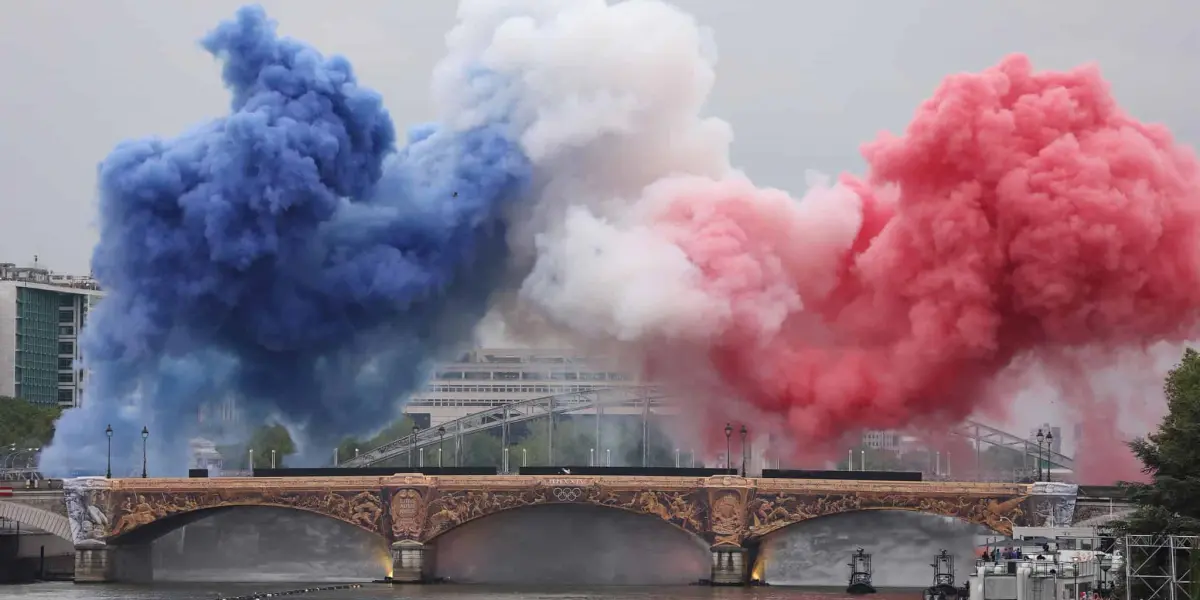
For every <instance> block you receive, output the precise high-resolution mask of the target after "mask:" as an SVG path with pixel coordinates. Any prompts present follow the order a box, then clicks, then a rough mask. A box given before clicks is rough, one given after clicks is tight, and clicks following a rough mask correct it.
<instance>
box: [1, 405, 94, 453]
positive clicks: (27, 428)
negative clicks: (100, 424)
mask: <svg viewBox="0 0 1200 600" xmlns="http://www.w3.org/2000/svg"><path fill="white" fill-rule="evenodd" d="M61 414H62V411H61V410H60V409H59V408H58V407H57V406H54V405H42V404H33V403H31V402H28V401H26V400H22V399H20V398H10V397H8V396H0V453H5V454H6V453H8V451H9V450H10V449H16V450H21V449H28V448H41V447H42V446H45V445H47V444H49V443H50V440H51V439H53V438H54V422H55V421H56V420H58V417H59V416H60V415H61ZM100 431H102V429H97V432H100ZM96 435H102V433H97V434H96Z"/></svg>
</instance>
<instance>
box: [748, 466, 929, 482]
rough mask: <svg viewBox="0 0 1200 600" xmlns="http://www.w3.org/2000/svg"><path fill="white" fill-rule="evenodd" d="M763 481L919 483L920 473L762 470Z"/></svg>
mask: <svg viewBox="0 0 1200 600" xmlns="http://www.w3.org/2000/svg"><path fill="white" fill-rule="evenodd" d="M762 477H763V479H836V480H841V481H849V480H858V481H921V473H920V471H810V470H807V469H763V472H762Z"/></svg>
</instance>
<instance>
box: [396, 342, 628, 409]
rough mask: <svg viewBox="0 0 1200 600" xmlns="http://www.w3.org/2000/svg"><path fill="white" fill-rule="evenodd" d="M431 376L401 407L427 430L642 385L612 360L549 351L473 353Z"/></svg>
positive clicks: (528, 350)
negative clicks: (509, 408)
mask: <svg viewBox="0 0 1200 600" xmlns="http://www.w3.org/2000/svg"><path fill="white" fill-rule="evenodd" d="M431 375H432V376H431V379H430V380H429V383H428V385H427V386H426V387H425V389H424V390H422V391H421V392H418V393H416V394H413V395H412V397H411V398H410V399H409V401H408V403H407V404H406V405H405V407H404V412H405V413H407V414H410V415H413V416H414V417H416V416H417V415H428V422H429V424H430V425H438V424H440V423H444V422H446V421H450V420H453V419H457V418H459V417H465V416H467V415H469V414H471V413H475V412H479V411H481V410H483V409H485V408H491V407H499V406H504V405H506V404H511V403H513V402H520V401H522V400H532V399H535V398H544V397H546V396H550V395H554V394H568V393H571V392H588V391H593V390H597V389H600V388H612V387H633V386H639V385H644V382H643V381H642V380H641V378H640V376H639V374H637V373H632V372H630V371H629V370H622V369H621V368H620V367H619V366H618V365H617V363H616V361H614V360H610V359H606V358H603V357H586V358H585V357H583V356H580V355H578V353H575V352H572V351H569V350H548V349H501V348H483V349H478V350H472V351H470V352H464V353H463V354H462V355H461V356H459V358H458V360H456V361H453V362H448V363H442V364H439V365H437V367H436V368H435V370H434V372H433V373H432V374H431ZM634 412H636V410H635V411H634ZM422 420H423V419H422Z"/></svg>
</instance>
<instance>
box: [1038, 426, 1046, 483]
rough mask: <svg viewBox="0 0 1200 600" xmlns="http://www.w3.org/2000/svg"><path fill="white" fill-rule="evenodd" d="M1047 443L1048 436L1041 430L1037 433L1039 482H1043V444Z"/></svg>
mask: <svg viewBox="0 0 1200 600" xmlns="http://www.w3.org/2000/svg"><path fill="white" fill-rule="evenodd" d="M1045 442H1046V434H1044V433H1042V430H1041V429H1038V431H1037V443H1038V451H1037V480H1038V481H1041V480H1042V444H1043V443H1045Z"/></svg>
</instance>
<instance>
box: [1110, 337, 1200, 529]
mask: <svg viewBox="0 0 1200 600" xmlns="http://www.w3.org/2000/svg"><path fill="white" fill-rule="evenodd" d="M1163 390H1164V392H1166V397H1167V415H1166V416H1165V417H1163V420H1162V423H1161V424H1160V425H1159V427H1158V430H1157V431H1155V432H1153V433H1151V434H1150V435H1148V436H1146V437H1144V438H1138V439H1136V440H1134V441H1133V442H1131V443H1130V444H1129V446H1130V448H1132V449H1133V453H1134V454H1135V455H1137V457H1138V459H1139V460H1141V462H1142V464H1143V465H1144V466H1145V469H1144V470H1145V472H1146V473H1147V474H1148V475H1150V476H1151V482H1150V483H1145V484H1143V483H1127V484H1125V486H1126V487H1127V488H1128V490H1129V492H1130V498H1131V499H1132V500H1133V502H1134V504H1135V505H1136V507H1137V508H1136V510H1135V511H1134V512H1133V514H1132V515H1130V517H1129V518H1128V519H1126V520H1124V521H1122V522H1120V523H1118V524H1117V530H1118V531H1119V532H1120V533H1132V534H1173V535H1200V354H1198V353H1197V352H1196V351H1195V350H1193V349H1191V348H1188V349H1187V350H1186V351H1184V354H1183V359H1182V360H1181V361H1180V363H1179V364H1178V365H1177V366H1176V367H1175V368H1174V369H1172V370H1171V372H1170V373H1169V374H1168V375H1167V380H1166V384H1165V385H1164V386H1163Z"/></svg>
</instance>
